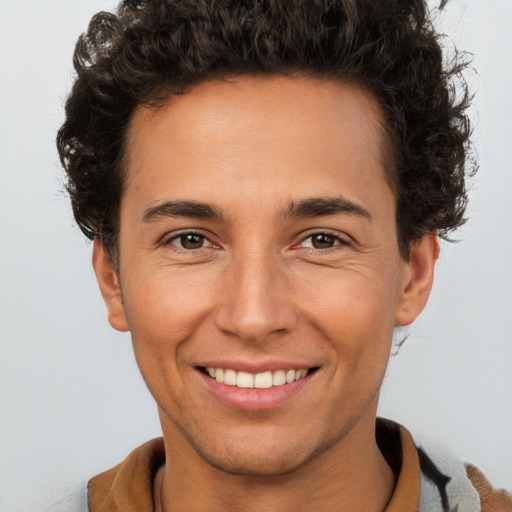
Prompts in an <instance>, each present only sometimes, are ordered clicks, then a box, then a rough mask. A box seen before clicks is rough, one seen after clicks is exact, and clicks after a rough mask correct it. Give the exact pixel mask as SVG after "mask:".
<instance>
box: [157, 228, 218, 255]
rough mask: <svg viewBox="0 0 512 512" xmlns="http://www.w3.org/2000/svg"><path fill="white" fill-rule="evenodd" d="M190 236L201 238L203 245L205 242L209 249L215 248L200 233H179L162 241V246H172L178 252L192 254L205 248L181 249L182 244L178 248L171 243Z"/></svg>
mask: <svg viewBox="0 0 512 512" xmlns="http://www.w3.org/2000/svg"><path fill="white" fill-rule="evenodd" d="M190 236H196V237H199V238H201V240H202V243H203V244H204V242H207V243H208V244H209V245H207V246H206V247H208V248H209V247H216V246H215V244H214V243H213V242H211V241H210V240H209V238H208V237H207V236H206V235H204V234H203V233H200V232H198V231H182V232H181V233H178V234H176V235H173V236H172V237H170V238H168V239H166V240H165V241H164V245H173V246H174V247H177V248H178V249H179V250H182V251H186V252H192V251H194V250H199V249H203V248H205V247H204V246H203V245H202V246H201V247H197V248H193V249H190V248H187V247H183V243H181V244H180V245H181V246H178V245H175V244H173V243H172V242H174V241H176V240H180V239H184V238H186V237H190ZM182 242H183V240H182Z"/></svg>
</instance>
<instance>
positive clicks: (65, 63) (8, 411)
mask: <svg viewBox="0 0 512 512" xmlns="http://www.w3.org/2000/svg"><path fill="white" fill-rule="evenodd" d="M112 5H113V2H111V1H105V0H92V1H90V0H89V1H87V2H85V1H83V0H80V1H78V0H45V1H41V0H32V1H30V0H0V64H1V67H0V76H1V79H0V112H1V114H0V378H1V386H0V509H2V510H4V509H5V508H7V504H10V506H11V508H10V509H9V510H11V509H12V510H24V506H26V505H23V503H25V504H26V503H32V505H31V506H30V510H34V511H38V510H46V507H45V506H44V505H43V503H44V499H42V500H41V501H40V502H39V504H38V505H34V504H33V499H32V498H31V496H33V495H44V494H45V492H46V493H48V492H49V491H48V489H51V488H52V486H57V487H58V486H61V487H63V488H68V489H72V488H73V487H77V486H79V485H80V484H81V483H84V482H85V481H86V480H87V479H88V478H89V477H90V476H91V475H93V474H95V473H97V472H99V471H101V470H104V469H106V468H108V467H111V466H112V465H114V464H115V463H117V462H118V461H120V460H121V459H122V458H123V457H125V456H126V455H127V453H128V452H129V451H130V449H131V448H133V447H135V446H137V445H138V444H140V443H141V442H143V441H145V440H147V439H149V438H151V437H153V436H157V435H159V424H158V419H157V415H156V410H155V406H154V405H153V402H152V399H151V397H150V396H149V393H148V392H147V391H146V389H145V387H144V385H143V382H142V379H141V378H140V376H139V373H138V370H137V368H136V365H135V363H134V360H133V357H132V352H131V345H130V338H129V336H128V335H121V334H118V333H116V332H114V331H113V330H112V329H110V327H109V326H108V323H107V321H106V315H105V313H104V308H103V304H102V302H101V298H100V294H99V292H98V290H97V287H96V283H95V280H94V276H93V272H92V268H91V264H90V253H91V246H90V244H89V243H87V242H86V241H85V240H84V239H83V237H82V235H81V234H80V233H79V231H78V229H77V228H75V227H74V226H73V222H72V217H71V213H70V209H69V207H68V203H67V199H66V198H65V197H64V196H63V194H62V192H61V188H62V187H61V171H60V168H59V165H58V159H57V154H56V150H55V144H54V139H55V134H56V130H57V129H58V127H59V125H60V123H61V120H62V110H63V109H62V104H63V101H64V98H65V96H66V94H67V92H68V91H69V89H70V85H71V83H72V70H71V57H72V51H73V47H74V43H75V40H76V37H77V36H78V34H79V33H80V32H82V31H83V30H84V29H85V27H86V25H87V23H88V20H89V19H90V17H91V15H92V14H93V13H94V12H96V11H98V10H102V9H110V8H112ZM439 26H440V28H441V30H442V31H443V32H446V33H448V34H450V36H451V37H452V38H453V40H454V41H455V42H456V43H457V44H459V45H460V46H461V47H462V48H463V49H468V50H471V51H472V52H473V53H474V56H475V58H474V67H475V68H477V69H478V71H479V74H480V77H479V78H476V77H473V78H472V79H471V81H472V83H474V84H477V85H478V94H477V98H476V110H473V120H474V126H475V141H476V144H477V148H478V151H479V156H480V161H481V170H480V173H479V176H478V178H477V179H476V180H475V182H474V184H473V187H472V192H471V199H472V202H471V207H470V211H469V213H470V217H471V220H470V222H469V223H468V224H467V226H466V227H465V228H464V229H463V230H462V231H461V232H460V233H459V237H460V238H461V239H462V240H463V241H462V242H461V243H459V244H456V245H450V246H449V245H447V244H443V247H442V254H441V259H440V262H439V265H438V269H437V276H436V278H437V281H436V285H435V289H434V292H433V294H432V297H431V301H430V305H429V306H428V308H427V310H426V312H425V313H424V314H423V316H422V318H421V319H420V320H419V321H418V322H417V323H416V324H415V326H413V328H412V329H411V331H410V332H411V335H410V337H409V339H408V340H407V342H406V344H405V346H404V347H403V348H402V350H401V351H400V353H399V355H398V356H396V357H394V358H392V361H391V365H390V370H389V372H388V375H387V377H386V381H385V385H384V388H383V392H382V407H381V413H382V414H383V415H386V416H388V417H392V418H394V419H396V420H398V421H400V422H402V423H403V424H405V425H406V426H407V427H409V429H410V430H412V431H413V432H419V433H422V434H424V435H426V436H427V437H431V438H433V439H435V440H437V441H440V442H441V443H443V444H445V445H447V446H449V447H450V448H451V450H452V451H453V452H455V453H457V454H459V455H460V456H462V457H464V458H465V459H467V460H470V461H473V462H475V463H476V464H478V465H479V466H480V467H481V468H482V469H483V470H484V472H485V473H486V474H487V476H488V477H489V478H490V479H491V480H492V482H493V483H494V484H495V485H498V486H504V487H507V488H509V489H511V488H512V462H511V461H512V434H511V433H512V320H511V318H512V206H511V205H512V169H511V167H512V163H511V147H512V137H511V135H512V130H511V128H510V123H511V119H512V100H511V92H512V66H511V65H510V64H511V62H512V31H511V30H510V27H511V26H512V1H510V0H464V1H463V0H455V1H453V0H452V2H451V4H450V6H449V9H448V10H447V12H446V14H445V15H444V16H443V17H442V19H440V20H439ZM448 42H449V41H448ZM14 503H18V505H17V507H18V508H16V506H14V505H13V504H14ZM51 510H57V508H55V509H51ZM59 510H60V509H59Z"/></svg>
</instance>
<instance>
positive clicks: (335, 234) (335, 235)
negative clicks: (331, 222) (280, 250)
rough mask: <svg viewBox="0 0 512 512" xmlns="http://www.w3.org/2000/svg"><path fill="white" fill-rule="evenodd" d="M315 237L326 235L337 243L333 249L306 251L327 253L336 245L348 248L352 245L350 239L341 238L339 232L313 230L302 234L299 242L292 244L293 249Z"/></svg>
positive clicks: (346, 237) (341, 235)
mask: <svg viewBox="0 0 512 512" xmlns="http://www.w3.org/2000/svg"><path fill="white" fill-rule="evenodd" d="M315 235H328V236H332V237H333V238H335V239H336V241H337V242H339V243H336V244H335V245H334V246H333V247H328V248H325V249H316V248H314V247H307V249H312V250H314V251H322V252H325V251H328V250H329V249H334V247H336V246H338V245H341V246H349V245H351V243H352V241H351V239H350V237H349V236H348V235H345V236H343V234H342V233H340V232H339V231H333V230H331V229H315V230H311V231H308V232H307V233H306V234H302V236H301V238H300V240H299V242H298V243H296V244H294V246H293V247H294V248H295V247H298V246H300V245H301V244H302V243H304V242H305V241H306V240H308V239H309V238H312V237H313V236H315Z"/></svg>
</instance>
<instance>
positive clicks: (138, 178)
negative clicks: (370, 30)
mask: <svg viewBox="0 0 512 512" xmlns="http://www.w3.org/2000/svg"><path fill="white" fill-rule="evenodd" d="M379 116H380V114H379V110H378V108H377V106H376V102H375V101H374V100H373V99H372V97H371V96H370V95H369V94H368V93H367V92H365V91H362V90H361V89H358V88H356V87H355V86H353V85H349V84H343V83H339V82H333V81H327V80H312V79H305V78H297V79H292V78H272V77H270V78H269V77H267V78H240V79H236V80H232V81H228V82H210V83H205V84H203V85H201V86H198V87H196V88H194V89H193V90H192V91H190V92H188V93H187V94H185V95H183V96H179V97H172V99H171V100H170V101H169V103H168V104H167V105H166V106H165V107H163V108H160V109H157V110H150V109H144V108H139V109H138V111H137V112H136V114H135V117H134V119H133V122H132V125H131V129H130V131H129V139H128V141H129V153H128V158H127V162H128V164H127V168H128V169H127V178H126V184H125V189H124V192H123V197H122V202H121V209H120V226H121V227H120V235H119V247H120V262H119V268H118V277H119V280H120V289H121V290H122V304H121V301H120V300H118V302H117V303H116V300H117V299H116V298H115V296H114V297H113V298H112V297H110V298H109V299H107V305H108V306H109V310H110V320H111V323H112V325H113V326H114V327H115V328H117V329H120V330H125V329H129V330H130V331H131V334H132V338H133V345H134V349H135V355H136V358H137V361H138V364H139V366H140V369H141V372H142V375H143V376H144V379H145V381H146V383H147V385H148V387H149V389H150V390H151V392H152V394H153V396H154V397H155V399H156V401H157V403H158V406H159V409H160V417H161V421H162V427H163V431H164V436H165V437H166V439H167V440H169V439H172V440H173V443H174V445H175V446H174V447H173V449H179V448H180V446H181V447H182V448H183V450H190V451H191V452H192V453H194V454H197V455H199V456H200V457H201V458H202V459H203V460H206V461H207V462H209V463H210V464H211V465H213V466H215V467H218V468H221V469H223V470H226V471H230V472H235V473H243V474H278V473H284V472H289V471H291V470H293V469H295V468H298V467H300V466H301V465H303V464H304V463H305V462H306V461H309V460H312V459H314V458H315V456H317V455H319V454H322V453H325V452H326V450H327V449H328V448H334V449H337V448H336V447H339V446H342V445H343V443H345V442H347V441H346V439H348V438H350V437H351V438H352V442H353V443H355V444H357V439H360V441H361V442H363V441H362V439H363V438H365V436H366V437H367V436H368V432H370V435H371V432H372V430H373V428H374V419H375V414H376V407H377V399H378V390H379V387H380V384H381V381H382V378H383V375H384V372H385V368H386V365H387V361H388V357H389V352H390V345H391V339H392V334H393V329H394V326H395V324H397V323H402V324H403V323H407V322H409V321H411V320H412V318H410V316H411V314H410V312H409V313H407V312H406V310H407V306H404V301H405V299H404V295H405V294H406V290H407V286H408V283H409V281H410V279H411V274H412V273H411V268H410V264H409V263H407V262H404V261H403V260H402V259H401V258H400V255H399V252H398V246H397V235H396V227H395V198H394V194H393V192H392V191H391V189H390V187H389V185H388V182H387V180H386V177H385V169H384V161H385V159H384V158H383V151H382V144H383V141H382V138H381V135H380V134H381V129H380V117H379ZM99 250H101V249H99ZM104 295H105V293H104ZM106 295H108V293H107V294H106ZM114 295H115V294H114ZM109 301H110V304H109ZM116 304H117V305H116ZM116 308H117V309H116ZM408 315H409V316H408ZM414 316H415V315H414ZM306 372H307V374H306ZM209 373H211V375H213V377H212V376H210V374H209ZM304 374H306V375H305V376H304ZM272 379H273V380H272ZM223 380H224V381H225V382H222V381H223ZM237 383H238V385H237ZM246 386H249V387H246ZM250 386H253V387H250ZM269 386H272V387H269ZM363 432H364V435H363ZM191 448H192V450H191ZM327 451H328V450H327Z"/></svg>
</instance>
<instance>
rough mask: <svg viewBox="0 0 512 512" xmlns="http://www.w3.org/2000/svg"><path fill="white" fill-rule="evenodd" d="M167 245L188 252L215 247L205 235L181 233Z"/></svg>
mask: <svg viewBox="0 0 512 512" xmlns="http://www.w3.org/2000/svg"><path fill="white" fill-rule="evenodd" d="M167 244H169V245H174V246H175V247H179V248H180V249H186V250H188V251H190V250H194V249H202V248H203V247H212V246H213V244H212V243H211V242H210V241H209V240H208V239H207V238H206V237H205V236H204V235H201V234H199V233H181V234H179V235H176V236H173V237H172V238H171V239H170V240H169V241H168V242H167Z"/></svg>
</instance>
